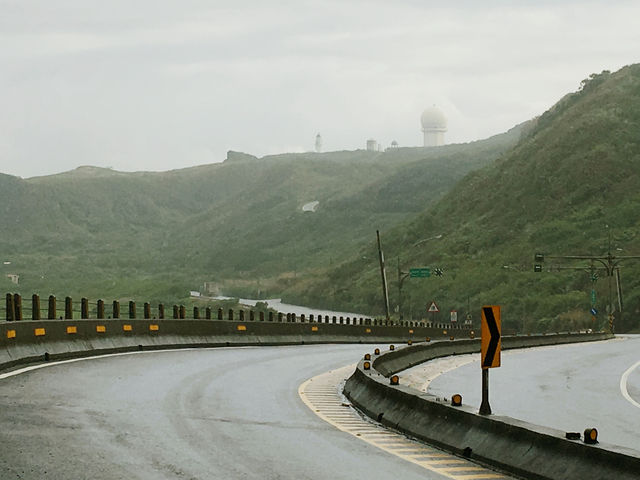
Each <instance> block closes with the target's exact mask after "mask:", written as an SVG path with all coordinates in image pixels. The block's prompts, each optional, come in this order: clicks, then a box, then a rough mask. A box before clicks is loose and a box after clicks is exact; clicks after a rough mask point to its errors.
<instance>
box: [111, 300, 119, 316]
mask: <svg viewBox="0 0 640 480" xmlns="http://www.w3.org/2000/svg"><path fill="white" fill-rule="evenodd" d="M111 318H120V302H119V301H118V300H114V301H113V307H112V311H111Z"/></svg>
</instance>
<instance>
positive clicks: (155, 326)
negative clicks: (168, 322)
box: [149, 324, 160, 332]
mask: <svg viewBox="0 0 640 480" xmlns="http://www.w3.org/2000/svg"><path fill="white" fill-rule="evenodd" d="M149 330H150V331H152V332H157V331H158V330H160V327H159V326H158V325H153V324H151V325H149Z"/></svg>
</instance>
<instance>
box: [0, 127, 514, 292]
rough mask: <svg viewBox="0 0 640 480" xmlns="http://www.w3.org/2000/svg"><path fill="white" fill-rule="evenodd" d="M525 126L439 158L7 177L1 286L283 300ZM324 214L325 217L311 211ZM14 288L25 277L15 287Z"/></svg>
mask: <svg viewBox="0 0 640 480" xmlns="http://www.w3.org/2000/svg"><path fill="white" fill-rule="evenodd" d="M522 129H523V126H518V127H515V128H514V129H512V130H510V131H509V132H507V133H504V134H501V135H497V136H494V137H491V138H489V139H486V140H482V141H477V142H472V143H468V144H458V145H448V146H444V147H438V148H399V149H392V150H388V151H386V152H370V151H365V150H356V151H341V152H329V153H302V154H282V155H271V156H268V157H263V158H256V157H254V156H251V155H248V154H243V153H239V152H229V155H228V158H227V160H226V161H225V162H223V163H218V164H211V165H203V166H199V167H192V168H187V169H182V170H173V171H168V172H160V173H155V172H154V173H150V172H136V173H123V172H116V171H113V170H110V169H105V168H97V167H92V166H84V167H80V168H78V169H75V170H73V171H70V172H66V173H62V174H57V175H51V176H40V177H33V178H29V179H20V178H17V177H12V176H7V175H0V195H1V196H2V206H1V207H0V222H2V225H4V226H5V231H4V233H3V235H2V236H1V237H0V256H1V257H2V258H3V261H6V262H10V263H9V264H6V265H3V267H2V268H3V269H4V270H3V272H2V277H1V279H0V282H2V283H0V285H2V286H3V287H4V290H6V291H14V290H15V289H16V288H17V289H18V290H19V291H21V292H22V293H23V294H25V295H30V294H31V293H33V292H38V293H41V294H43V295H46V294H49V293H55V294H58V295H70V294H72V295H76V296H77V295H84V296H90V297H94V298H95V297H96V296H103V297H107V296H128V297H130V298H135V297H141V298H142V297H146V298H149V299H157V300H159V301H160V300H162V301H167V302H168V301H172V300H175V299H180V298H184V296H185V294H186V293H187V292H188V291H189V290H193V289H198V288H200V287H201V286H202V285H203V283H204V282H213V283H214V284H215V285H217V286H219V289H220V292H222V293H242V294H244V295H245V296H249V295H261V296H265V295H269V296H273V295H277V294H279V293H281V292H282V291H283V290H284V289H285V288H287V287H288V286H290V285H291V284H293V283H295V282H297V279H298V278H299V276H300V274H301V272H303V271H305V270H308V269H316V268H320V267H325V266H328V265H335V264H338V263H339V262H340V261H342V260H343V259H344V258H347V257H348V256H351V255H353V254H355V253H356V252H358V250H359V249H360V248H361V245H362V243H363V242H365V241H367V240H368V239H370V238H371V237H372V235H375V230H376V228H379V229H383V230H385V229H389V228H392V227H394V226H395V225H397V224H398V223H399V222H402V221H404V220H406V219H407V218H409V217H411V216H413V215H416V214H418V213H419V212H421V211H423V210H424V208H425V207H426V206H428V205H430V204H432V203H434V202H435V201H437V200H438V199H440V198H441V197H442V196H443V195H444V194H446V192H447V191H448V190H449V189H450V188H451V187H452V186H453V185H454V184H455V183H456V182H457V181H459V180H460V179H461V178H463V177H464V176H465V175H466V174H467V173H468V172H470V171H472V170H475V169H478V168H481V167H483V166H485V165H488V164H490V163H492V162H494V161H495V160H496V159H498V158H499V157H500V156H501V155H502V154H503V153H504V152H505V151H507V150H509V149H510V148H511V147H513V145H515V144H516V143H517V141H518V139H519V137H520V134H521V131H522ZM310 202H318V203H317V205H316V208H315V211H303V208H302V207H303V206H304V205H306V204H308V203H310ZM7 274H17V275H20V283H19V285H18V286H17V287H16V286H15V285H13V284H10V283H9V280H8V279H7V278H6V275H7Z"/></svg>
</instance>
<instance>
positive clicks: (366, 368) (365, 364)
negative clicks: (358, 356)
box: [362, 362, 371, 370]
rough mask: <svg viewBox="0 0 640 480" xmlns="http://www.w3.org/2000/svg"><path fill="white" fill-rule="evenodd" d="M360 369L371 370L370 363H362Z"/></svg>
mask: <svg viewBox="0 0 640 480" xmlns="http://www.w3.org/2000/svg"><path fill="white" fill-rule="evenodd" d="M362 367H363V368H364V369H365V370H371V362H364V363H363V364H362Z"/></svg>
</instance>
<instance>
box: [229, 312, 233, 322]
mask: <svg viewBox="0 0 640 480" xmlns="http://www.w3.org/2000/svg"><path fill="white" fill-rule="evenodd" d="M229 320H233V310H232V309H229Z"/></svg>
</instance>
